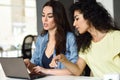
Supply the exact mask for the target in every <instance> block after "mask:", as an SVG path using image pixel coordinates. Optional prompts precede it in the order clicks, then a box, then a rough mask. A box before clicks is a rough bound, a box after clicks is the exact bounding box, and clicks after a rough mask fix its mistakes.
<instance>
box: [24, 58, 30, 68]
mask: <svg viewBox="0 0 120 80" xmlns="http://www.w3.org/2000/svg"><path fill="white" fill-rule="evenodd" d="M24 63H25V65H26V67H27V68H28V67H29V66H30V60H29V59H24Z"/></svg>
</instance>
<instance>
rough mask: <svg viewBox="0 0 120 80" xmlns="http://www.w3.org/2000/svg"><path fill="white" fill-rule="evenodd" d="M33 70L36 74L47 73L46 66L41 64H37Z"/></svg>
mask: <svg viewBox="0 0 120 80" xmlns="http://www.w3.org/2000/svg"><path fill="white" fill-rule="evenodd" d="M32 71H33V72H34V73H36V74H41V73H46V71H45V68H43V67H41V66H35V67H34V68H33V70H32Z"/></svg>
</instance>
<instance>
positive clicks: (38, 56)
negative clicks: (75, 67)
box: [31, 32, 78, 69]
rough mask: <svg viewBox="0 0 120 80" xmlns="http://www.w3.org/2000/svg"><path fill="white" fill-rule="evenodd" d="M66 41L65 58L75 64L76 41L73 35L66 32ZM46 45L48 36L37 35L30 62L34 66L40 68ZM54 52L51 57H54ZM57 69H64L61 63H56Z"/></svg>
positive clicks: (76, 57) (76, 54) (76, 56)
mask: <svg viewBox="0 0 120 80" xmlns="http://www.w3.org/2000/svg"><path fill="white" fill-rule="evenodd" d="M66 37H67V40H66V49H67V50H66V53H65V56H66V58H67V59H68V60H69V61H71V62H73V63H76V62H77V59H78V53H77V45H76V40H75V36H74V34H73V33H71V32H68V33H67V36H66ZM47 43H48V34H45V35H44V36H41V35H39V36H38V38H37V40H36V44H35V47H36V48H35V51H34V53H33V55H32V58H31V62H32V63H33V64H35V65H38V66H42V67H43V64H42V56H43V54H44V53H45V49H46V46H47ZM55 53H56V50H55V49H54V53H53V57H54V56H56V54H55ZM57 68H58V69H62V68H65V66H64V65H63V64H62V63H61V62H58V66H57Z"/></svg>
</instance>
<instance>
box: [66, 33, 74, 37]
mask: <svg viewBox="0 0 120 80" xmlns="http://www.w3.org/2000/svg"><path fill="white" fill-rule="evenodd" d="M67 37H68V38H70V37H75V35H74V33H72V32H67Z"/></svg>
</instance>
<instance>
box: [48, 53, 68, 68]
mask: <svg viewBox="0 0 120 80" xmlns="http://www.w3.org/2000/svg"><path fill="white" fill-rule="evenodd" d="M58 61H59V62H62V63H63V62H65V61H67V59H66V57H65V55H64V54H59V55H57V56H55V57H54V58H53V59H52V61H51V63H50V64H49V66H50V67H54V68H55V67H57V62H58Z"/></svg>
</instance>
